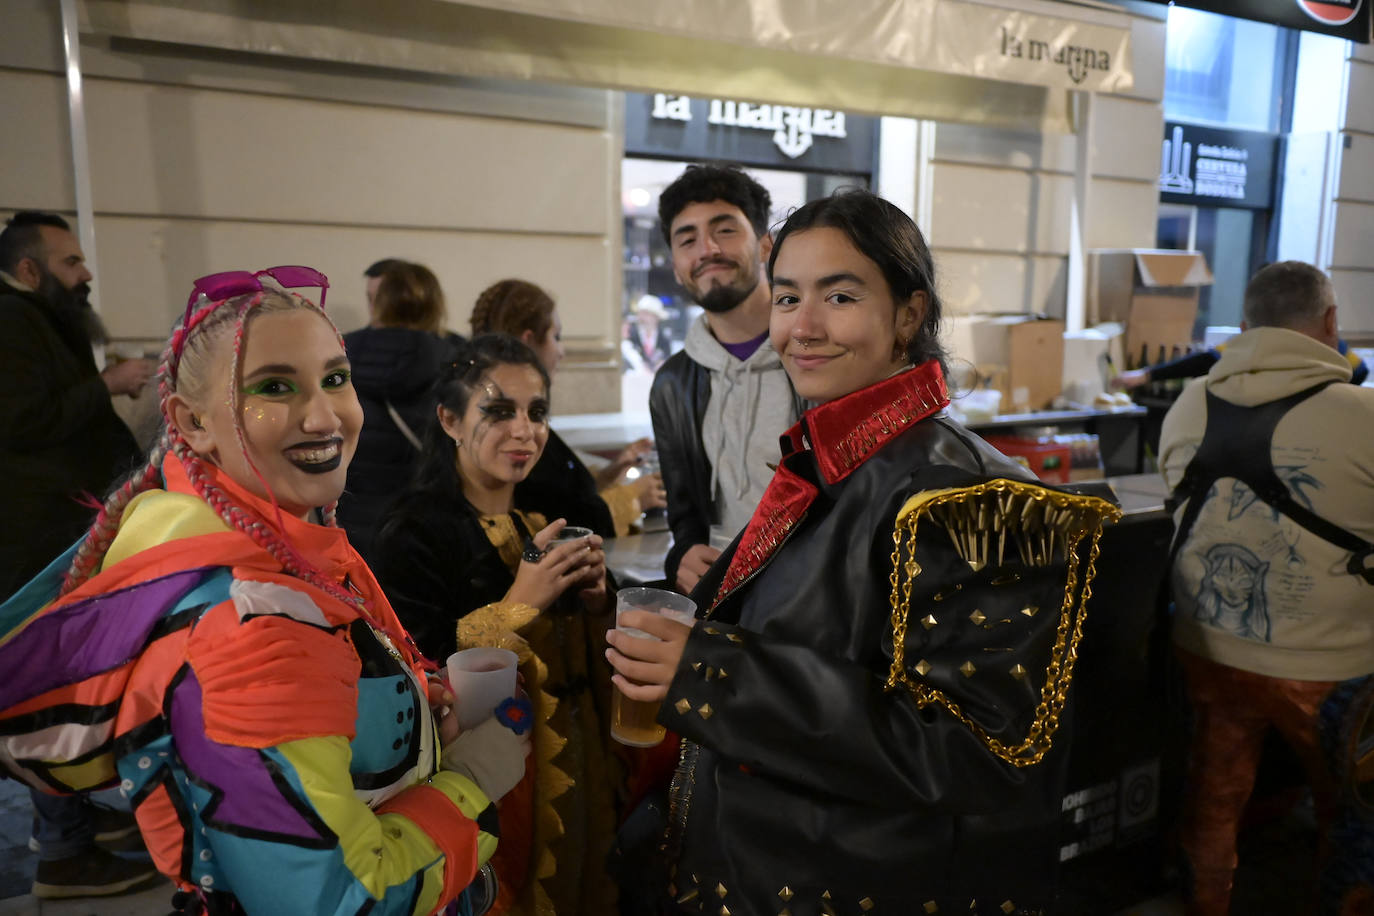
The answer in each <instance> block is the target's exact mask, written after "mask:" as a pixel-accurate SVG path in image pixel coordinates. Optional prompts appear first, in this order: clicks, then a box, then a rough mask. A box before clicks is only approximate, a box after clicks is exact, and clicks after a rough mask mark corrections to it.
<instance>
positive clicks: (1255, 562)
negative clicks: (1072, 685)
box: [1160, 328, 1374, 681]
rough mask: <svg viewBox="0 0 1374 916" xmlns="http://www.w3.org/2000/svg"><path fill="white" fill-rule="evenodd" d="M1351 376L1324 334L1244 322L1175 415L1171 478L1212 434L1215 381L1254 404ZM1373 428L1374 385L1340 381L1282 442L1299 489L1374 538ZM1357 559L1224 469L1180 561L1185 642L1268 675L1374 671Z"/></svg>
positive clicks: (1173, 480) (1293, 420) (1232, 396)
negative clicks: (1349, 566)
mask: <svg viewBox="0 0 1374 916" xmlns="http://www.w3.org/2000/svg"><path fill="white" fill-rule="evenodd" d="M1349 378H1350V363H1349V362H1347V361H1346V359H1345V358H1344V357H1343V356H1341V355H1340V354H1339V353H1337V352H1336V351H1335V350H1333V349H1332V348H1331V347H1328V346H1326V345H1325V344H1323V343H1321V342H1320V341H1317V340H1314V339H1312V338H1310V337H1308V336H1306V335H1304V334H1299V333H1297V332H1296V331H1289V330H1285V329H1283V328H1254V329H1252V330H1249V331H1246V332H1245V333H1243V334H1241V335H1240V336H1239V337H1236V338H1235V339H1233V340H1232V341H1231V342H1230V344H1228V346H1227V347H1226V349H1225V350H1224V351H1223V352H1222V355H1221V360H1220V361H1219V362H1218V363H1217V364H1216V365H1215V366H1213V367H1212V370H1211V372H1209V373H1208V374H1207V375H1206V376H1205V377H1204V378H1200V379H1197V380H1196V381H1194V382H1192V383H1191V384H1190V385H1189V386H1188V387H1187V388H1186V389H1185V390H1184V391H1183V394H1182V395H1180V396H1179V399H1178V401H1177V402H1176V403H1175V404H1174V406H1173V408H1172V409H1170V411H1169V414H1168V416H1167V417H1165V420H1164V428H1163V433H1162V435H1161V437H1160V465H1161V468H1162V470H1163V474H1164V479H1165V482H1166V483H1167V484H1168V485H1169V486H1170V487H1173V486H1175V485H1177V484H1178V482H1179V480H1180V479H1182V477H1183V471H1184V469H1185V468H1186V467H1187V466H1188V462H1189V461H1190V460H1191V459H1192V457H1193V455H1194V453H1195V452H1196V451H1197V448H1198V445H1199V443H1201V441H1202V435H1203V430H1204V429H1205V427H1206V425H1207V403H1206V392H1207V391H1211V392H1212V394H1214V395H1216V396H1217V397H1219V398H1222V399H1224V400H1226V401H1229V402H1231V403H1233V404H1237V405H1240V406H1255V405H1259V404H1264V403H1268V402H1270V401H1274V400H1278V399H1279V398H1283V397H1286V396H1288V395H1290V394H1296V393H1297V392H1299V391H1303V390H1305V389H1308V388H1311V387H1312V386H1314V385H1317V384H1319V383H1321V382H1323V381H1327V380H1334V381H1336V382H1338V383H1344V382H1346V381H1348V380H1349ZM1371 428H1374V389H1370V388H1363V387H1357V386H1355V385H1349V384H1334V385H1330V386H1328V387H1327V388H1326V389H1324V390H1323V391H1321V392H1319V393H1318V394H1316V395H1313V396H1312V397H1310V398H1308V399H1307V400H1306V401H1303V402H1302V403H1300V404H1298V405H1297V406H1296V407H1294V408H1293V409H1292V410H1291V411H1289V412H1288V414H1287V415H1285V416H1284V418H1283V419H1282V420H1280V421H1279V424H1278V427H1277V428H1276V429H1275V430H1274V439H1273V444H1272V450H1271V454H1272V458H1273V462H1274V468H1275V470H1276V471H1277V472H1278V475H1279V478H1280V479H1281V480H1283V482H1284V483H1285V484H1286V485H1287V487H1288V489H1289V491H1290V492H1291V493H1292V495H1293V497H1294V499H1296V500H1297V501H1298V502H1299V503H1301V504H1303V505H1305V506H1307V507H1308V508H1310V509H1311V510H1312V511H1313V512H1315V513H1317V515H1319V516H1321V517H1323V518H1325V519H1327V520H1328V521H1330V522H1333V523H1335V524H1337V525H1340V526H1341V527H1343V528H1345V529H1346V530H1348V531H1351V532H1353V533H1354V534H1356V535H1358V536H1359V537H1362V538H1364V539H1365V540H1374V437H1371V436H1370V435H1369V431H1370V429H1371ZM1348 559H1349V553H1348V552H1347V551H1344V550H1342V549H1340V548H1339V547H1336V546H1335V545H1333V544H1330V543H1328V542H1327V541H1324V540H1322V539H1321V538H1319V537H1317V536H1316V535H1314V534H1312V533H1311V532H1309V531H1307V530H1306V529H1304V528H1302V527H1301V526H1299V525H1298V524H1297V523H1296V522H1293V521H1291V520H1289V519H1288V518H1286V517H1284V516H1281V515H1278V514H1277V513H1275V512H1274V511H1273V510H1272V509H1270V508H1269V506H1268V505H1266V504H1265V503H1264V502H1262V501H1260V500H1259V499H1258V498H1257V497H1256V496H1255V494H1254V492H1253V491H1251V490H1250V488H1249V487H1247V486H1245V485H1244V484H1242V483H1239V482H1237V481H1235V480H1233V479H1231V478H1222V479H1221V480H1219V481H1217V483H1216V485H1215V486H1214V487H1213V488H1212V490H1211V492H1210V493H1208V495H1207V501H1206V502H1205V503H1204V505H1203V508H1202V511H1201V512H1200V514H1199V515H1198V519H1197V522H1196V523H1195V525H1194V526H1193V530H1192V532H1191V533H1190V534H1189V537H1188V540H1187V542H1186V543H1185V544H1184V545H1183V547H1182V548H1181V550H1180V551H1179V556H1178V560H1177V562H1176V563H1175V567H1174V570H1173V572H1172V577H1173V594H1174V602H1175V609H1176V610H1175V615H1174V641H1175V642H1176V643H1177V644H1178V645H1179V646H1180V647H1182V648H1184V649H1186V650H1188V651H1190V652H1193V653H1195V654H1197V655H1201V656H1203V657H1205V658H1209V659H1211V660H1213V661H1216V662H1219V663H1221V664H1223V665H1229V666H1231V667H1233V668H1240V669H1243V670H1246V671H1252V672H1255V673H1257V674H1263V675H1266V676H1269V677H1277V678H1290V679H1295V680H1313V681H1328V680H1330V681H1335V680H1344V679H1346V678H1351V677H1357V676H1360V675H1364V674H1369V673H1371V672H1374V586H1371V585H1369V584H1367V583H1366V582H1365V581H1364V580H1363V579H1361V578H1359V577H1357V576H1352V575H1350V574H1349V573H1347V572H1346V561H1347V560H1348Z"/></svg>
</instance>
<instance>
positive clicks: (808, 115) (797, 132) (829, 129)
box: [650, 92, 848, 159]
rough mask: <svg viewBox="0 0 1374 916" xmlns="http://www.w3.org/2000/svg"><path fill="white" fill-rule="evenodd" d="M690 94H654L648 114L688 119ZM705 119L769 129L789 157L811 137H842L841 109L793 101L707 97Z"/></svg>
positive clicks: (797, 153)
mask: <svg viewBox="0 0 1374 916" xmlns="http://www.w3.org/2000/svg"><path fill="white" fill-rule="evenodd" d="M691 102H692V100H691V98H689V97H688V96H685V95H668V94H667V93H664V92H658V93H655V94H654V107H653V110H652V111H651V112H650V117H652V118H657V119H660V120H671V121H690V120H692V106H691ZM706 123H708V124H712V125H718V126H721V127H744V128H751V129H753V130H768V131H772V132H773V144H774V145H775V146H776V147H777V148H778V149H779V150H781V151H782V153H783V155H785V156H787V157H788V158H790V159H796V158H797V157H798V156H800V155H802V154H803V153H805V152H806V151H807V150H809V149H810V148H811V145H812V142H813V138H814V137H834V138H836V139H840V140H843V139H844V138H845V137H847V136H848V134H846V133H845V127H844V112H843V111H831V110H830V109H828V108H798V107H795V106H793V105H754V104H751V103H749V102H732V101H728V100H725V99H711V103H710V107H709V108H708V109H707V114H706Z"/></svg>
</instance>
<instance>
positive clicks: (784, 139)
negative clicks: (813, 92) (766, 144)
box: [773, 106, 812, 159]
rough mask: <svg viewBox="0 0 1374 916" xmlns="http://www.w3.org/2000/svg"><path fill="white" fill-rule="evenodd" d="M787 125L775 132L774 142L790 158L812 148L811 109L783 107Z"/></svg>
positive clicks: (784, 122) (783, 116) (784, 120)
mask: <svg viewBox="0 0 1374 916" xmlns="http://www.w3.org/2000/svg"><path fill="white" fill-rule="evenodd" d="M782 121H783V124H784V125H785V126H784V127H781V128H779V129H778V130H775V131H774V132H773V144H774V145H775V146H776V147H777V148H778V149H780V150H781V151H782V154H783V155H784V156H786V157H788V158H789V159H796V158H797V157H798V156H800V155H801V154H802V153H804V152H806V151H807V150H809V149H810V148H811V143H812V140H811V109H810V108H792V107H790V106H788V107H785V108H783V115H782Z"/></svg>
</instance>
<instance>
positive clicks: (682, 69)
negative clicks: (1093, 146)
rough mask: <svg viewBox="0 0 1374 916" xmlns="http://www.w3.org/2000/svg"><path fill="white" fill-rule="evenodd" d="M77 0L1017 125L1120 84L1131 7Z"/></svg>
mask: <svg viewBox="0 0 1374 916" xmlns="http://www.w3.org/2000/svg"><path fill="white" fill-rule="evenodd" d="M1017 6H1018V9H1016V10H1011V9H1007V8H1004V7H999V6H994V5H990V4H987V3H983V2H980V0H845V2H843V3H839V2H825V0H799V2H781V0H676V2H674V3H673V4H659V3H645V2H642V0H469V2H465V3H454V2H446V0H394V2H389V3H386V4H377V3H375V2H371V0H338V2H335V3H330V4H327V5H322V4H319V3H316V2H313V0H82V4H81V16H82V29H83V31H87V32H94V33H97V34H103V35H110V36H116V37H123V38H135V39H142V40H149V41H161V42H174V43H178V44H190V45H200V46H206V47H212V48H221V49H228V50H239V51H248V52H256V53H267V54H280V55H285V56H290V57H298V58H305V59H314V60H328V61H339V62H347V63H356V64H364V65H371V66H380V67H390V68H397V69H406V70H418V71H424V72H430V73H443V74H454V75H462V76H482V77H497V78H512V79H530V80H539V81H544V82H551V83H572V84H578V85H586V86H598V87H605V88H614V89H624V90H634V91H651V92H652V91H668V92H676V93H682V94H688V95H700V96H724V97H730V98H737V99H741V100H756V101H766V102H772V103H783V104H791V105H804V106H810V107H827V108H833V109H844V110H848V111H856V112H868V113H873V114H887V115H904V116H908V117H917V118H928V119H931V120H941V121H963V122H973V123H983V124H993V125H999V126H1005V127H1015V128H1022V129H1028V130H1032V129H1033V130H1047V129H1049V130H1066V129H1068V117H1067V110H1068V92H1067V91H1066V90H1073V89H1079V90H1091V91H1113V92H1120V91H1126V90H1129V89H1130V88H1131V85H1132V70H1131V67H1132V64H1131V44H1130V34H1131V33H1130V19H1129V17H1128V16H1127V15H1126V14H1124V13H1121V12H1118V11H1115V10H1112V9H1109V8H1104V7H1102V6H1100V5H1078V4H1075V3H1067V2H1065V3H1055V2H1049V0H1019V2H1018V3H1017Z"/></svg>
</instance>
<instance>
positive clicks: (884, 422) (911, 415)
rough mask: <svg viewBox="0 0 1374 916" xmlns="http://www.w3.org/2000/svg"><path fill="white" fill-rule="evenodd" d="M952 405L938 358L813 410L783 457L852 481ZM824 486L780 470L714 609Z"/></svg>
mask: <svg viewBox="0 0 1374 916" xmlns="http://www.w3.org/2000/svg"><path fill="white" fill-rule="evenodd" d="M948 403H949V394H948V392H947V391H946V389H945V378H944V374H943V373H942V372H941V371H940V364H939V363H938V362H936V361H934V360H930V361H928V362H925V363H922V364H921V365H919V366H917V367H915V368H914V369H908V370H907V371H905V372H899V373H897V374H896V375H894V376H891V377H890V378H886V379H883V380H882V381H881V382H875V383H873V384H872V385H869V386H868V387H866V388H860V389H859V390H858V391H855V392H853V393H851V394H847V395H845V396H844V397H842V398H836V399H835V400H833V401H827V402H826V403H824V404H821V405H820V406H818V407H813V408H811V409H810V410H808V411H807V412H806V413H805V414H804V415H803V416H802V418H801V420H799V421H798V422H797V424H796V425H795V426H793V427H792V428H791V429H789V430H788V431H787V432H786V433H784V434H783V437H782V451H783V457H784V458H788V457H790V456H792V455H795V454H798V453H800V452H803V451H806V450H807V449H808V448H809V449H810V451H811V452H812V454H813V455H814V456H815V459H816V466H817V468H818V469H819V470H820V474H821V477H822V478H823V479H824V480H825V482H826V483H828V484H835V483H838V482H840V481H841V480H844V479H845V478H846V477H848V476H849V475H850V474H852V473H853V472H854V470H855V469H856V468H858V467H859V466H860V465H861V464H863V463H864V462H865V461H867V460H868V459H869V458H870V457H871V456H872V455H873V454H875V453H876V452H877V451H878V450H879V449H881V448H882V447H883V446H885V445H887V443H889V442H891V441H892V440H893V439H895V438H896V437H897V436H898V435H900V434H901V433H902V432H905V431H906V430H907V429H909V428H911V427H912V426H913V425H915V424H916V423H918V422H920V421H921V420H924V419H925V418H926V417H929V416H931V415H932V414H935V413H937V412H939V411H940V410H943V409H944V407H945V405H946V404H948ZM817 492H818V491H817V489H816V485H815V484H813V483H811V482H810V481H809V480H806V479H805V478H803V477H801V476H800V475H798V474H797V473H796V472H794V471H792V470H791V469H790V468H789V467H788V466H787V464H786V462H784V463H783V464H781V465H779V467H778V469H777V472H776V473H774V475H773V479H772V480H771V481H770V482H769V484H768V489H767V490H766V491H765V492H764V494H763V499H762V500H760V501H759V505H758V508H757V509H755V510H754V515H753V517H752V518H750V520H749V524H748V525H746V526H745V528H744V534H743V535H742V536H741V537H740V542H739V547H738V548H736V550H735V555H734V557H733V558H732V559H731V561H730V568H729V569H728V570H726V572H725V578H724V579H722V580H721V583H720V589H719V590H718V591H717V592H716V596H715V600H714V601H712V603H711V608H712V609H713V610H714V609H715V607H716V606H717V605H719V604H720V603H721V602H722V601H723V600H725V597H726V596H727V595H729V594H730V592H732V591H734V590H735V589H736V588H738V587H739V586H740V585H742V584H743V583H744V580H746V579H748V578H749V577H750V576H752V575H753V574H754V573H755V572H757V571H758V570H759V569H761V568H762V567H763V566H764V564H766V563H767V562H768V560H769V558H770V557H771V556H772V555H773V553H774V552H775V551H776V550H777V549H778V547H779V545H781V544H782V542H783V541H784V540H786V539H787V535H788V534H789V533H790V532H791V530H792V528H794V527H795V526H796V524H797V523H798V522H799V521H801V518H802V516H803V515H804V514H805V512H806V509H807V507H808V506H810V505H811V503H812V501H813V500H814V499H815V498H816V493H817Z"/></svg>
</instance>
